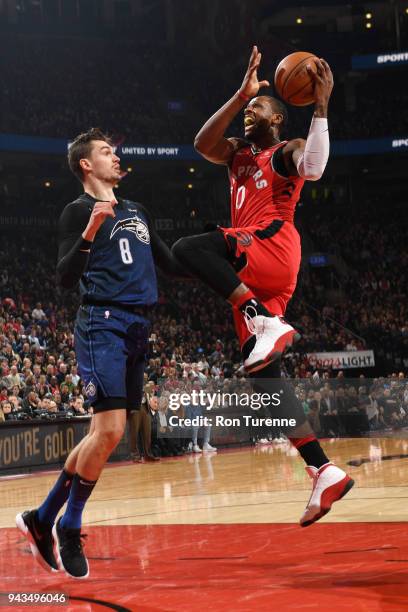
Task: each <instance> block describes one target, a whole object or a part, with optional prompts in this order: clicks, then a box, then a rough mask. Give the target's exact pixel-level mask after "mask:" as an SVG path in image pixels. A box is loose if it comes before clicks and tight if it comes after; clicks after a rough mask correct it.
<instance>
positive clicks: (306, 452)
mask: <svg viewBox="0 0 408 612" xmlns="http://www.w3.org/2000/svg"><path fill="white" fill-rule="evenodd" d="M298 451H299V453H300V455H301V457H302V459H303V460H304V461H305V463H306V465H311V466H313V467H315V468H317V469H319V468H321V467H322V465H324V464H325V463H330V460H329V459H328V457H326V455H325V453H324V450H323V449H322V447H321V446H320V444H319V442H318V441H317V440H312V441H311V442H306V444H303V445H302V446H300V447H299V448H298Z"/></svg>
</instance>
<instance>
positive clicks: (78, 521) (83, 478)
mask: <svg viewBox="0 0 408 612" xmlns="http://www.w3.org/2000/svg"><path fill="white" fill-rule="evenodd" d="M93 422H94V429H93V431H92V433H91V434H90V435H89V436H87V437H86V438H87V439H85V440H84V443H83V444H82V445H81V448H80V449H79V452H78V455H77V458H76V473H75V475H74V477H73V479H72V487H71V491H70V494H69V498H68V502H67V507H66V510H65V512H64V514H63V516H62V517H61V518H60V519H59V520H58V521H57V523H56V524H55V525H54V527H53V536H54V541H55V546H56V554H57V562H58V566H59V567H60V569H62V570H64V571H65V573H66V574H67V575H69V576H71V577H72V578H87V576H88V575H89V566H88V561H87V559H86V556H85V554H84V552H83V549H82V540H81V525H82V513H83V511H84V508H85V504H86V502H87V501H88V499H89V497H90V495H91V494H92V491H93V489H94V488H95V485H96V483H97V481H98V478H99V476H100V474H101V472H102V470H103V468H104V466H105V464H106V461H107V460H108V458H109V456H110V455H111V453H112V452H113V450H114V449H115V448H116V446H117V444H118V443H119V441H120V439H121V438H122V435H123V432H124V430H125V425H126V410H125V409H123V408H120V409H118V410H107V411H101V412H98V413H96V414H94V416H93Z"/></svg>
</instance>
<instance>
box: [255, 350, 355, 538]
mask: <svg viewBox="0 0 408 612" xmlns="http://www.w3.org/2000/svg"><path fill="white" fill-rule="evenodd" d="M251 344H253V340H252V339H251V340H250V341H249V342H247V343H246V345H244V347H243V354H244V355H245V354H246V353H248V351H250V350H251ZM250 378H251V379H252V381H253V388H254V390H255V391H256V392H258V393H267V394H268V395H269V396H272V395H273V394H278V395H279V398H280V404H279V406H273V405H271V407H270V412H271V416H273V417H275V418H286V419H294V421H295V423H296V425H295V426H294V427H291V428H285V427H281V429H282V431H283V432H284V433H285V434H286V435H288V437H289V440H290V442H291V443H292V445H293V446H294V447H295V448H296V449H297V450H298V452H299V454H300V456H301V457H302V459H303V460H304V462H305V464H306V471H307V473H308V475H309V476H310V477H311V478H312V480H313V487H312V493H311V496H310V499H309V501H308V503H307V506H306V509H305V511H304V513H303V515H302V517H301V519H300V524H301V526H302V527H306V526H307V525H311V524H312V523H314V522H315V521H317V520H319V519H320V518H321V517H322V516H324V515H325V514H327V513H328V512H329V511H330V509H331V506H332V504H333V503H334V502H335V501H338V500H339V499H341V498H342V497H343V496H344V495H345V494H346V493H347V492H348V491H349V490H350V489H351V488H352V486H353V484H354V481H353V480H352V479H351V478H350V477H349V476H348V475H347V474H346V472H344V471H343V470H342V469H340V468H338V467H337V466H335V465H333V463H331V461H330V459H329V458H328V457H327V456H326V454H325V452H324V450H323V449H322V447H321V446H320V443H319V441H318V440H317V438H316V436H315V434H314V432H313V430H312V428H311V426H310V424H309V422H308V421H307V419H306V416H305V413H304V410H303V406H302V404H301V402H300V400H299V399H298V398H297V397H296V394H295V391H294V388H293V383H292V382H291V381H290V380H288V379H284V378H281V372H280V360H278V361H275V362H274V363H271V364H269V365H268V366H267V367H266V368H264V369H263V370H261V371H259V372H256V373H254V374H250Z"/></svg>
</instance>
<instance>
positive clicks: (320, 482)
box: [300, 463, 354, 527]
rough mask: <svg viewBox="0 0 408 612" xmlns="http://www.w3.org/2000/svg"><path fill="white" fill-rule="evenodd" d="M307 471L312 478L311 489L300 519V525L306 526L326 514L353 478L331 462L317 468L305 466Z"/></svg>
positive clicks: (344, 492) (351, 483)
mask: <svg viewBox="0 0 408 612" xmlns="http://www.w3.org/2000/svg"><path fill="white" fill-rule="evenodd" d="M306 471H307V473H308V474H309V476H310V477H311V478H312V479H313V489H312V494H311V496H310V499H309V501H308V502H307V506H306V509H305V511H304V513H303V516H302V518H301V519H300V525H301V527H307V526H308V525H311V524H312V523H314V522H315V521H318V520H319V519H321V518H322V516H324V515H325V514H327V513H328V512H329V511H330V510H331V507H332V504H333V503H334V502H335V501H338V500H339V499H341V498H342V497H343V496H344V495H345V494H346V493H348V492H349V491H350V489H351V487H352V486H353V485H354V480H352V479H351V478H350V476H348V475H347V474H346V472H343V470H341V469H340V468H338V467H336V466H335V465H333V464H332V463H326V464H325V465H322V467H321V468H319V469H317V468H315V467H312V466H307V468H306Z"/></svg>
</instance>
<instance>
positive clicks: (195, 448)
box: [193, 444, 203, 453]
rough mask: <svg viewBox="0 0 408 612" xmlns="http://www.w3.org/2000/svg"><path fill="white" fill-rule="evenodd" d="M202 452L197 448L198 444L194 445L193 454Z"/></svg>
mask: <svg viewBox="0 0 408 612" xmlns="http://www.w3.org/2000/svg"><path fill="white" fill-rule="evenodd" d="M202 452H203V451H202V450H201V448H200V447H199V446H198V444H194V446H193V453H202Z"/></svg>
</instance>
